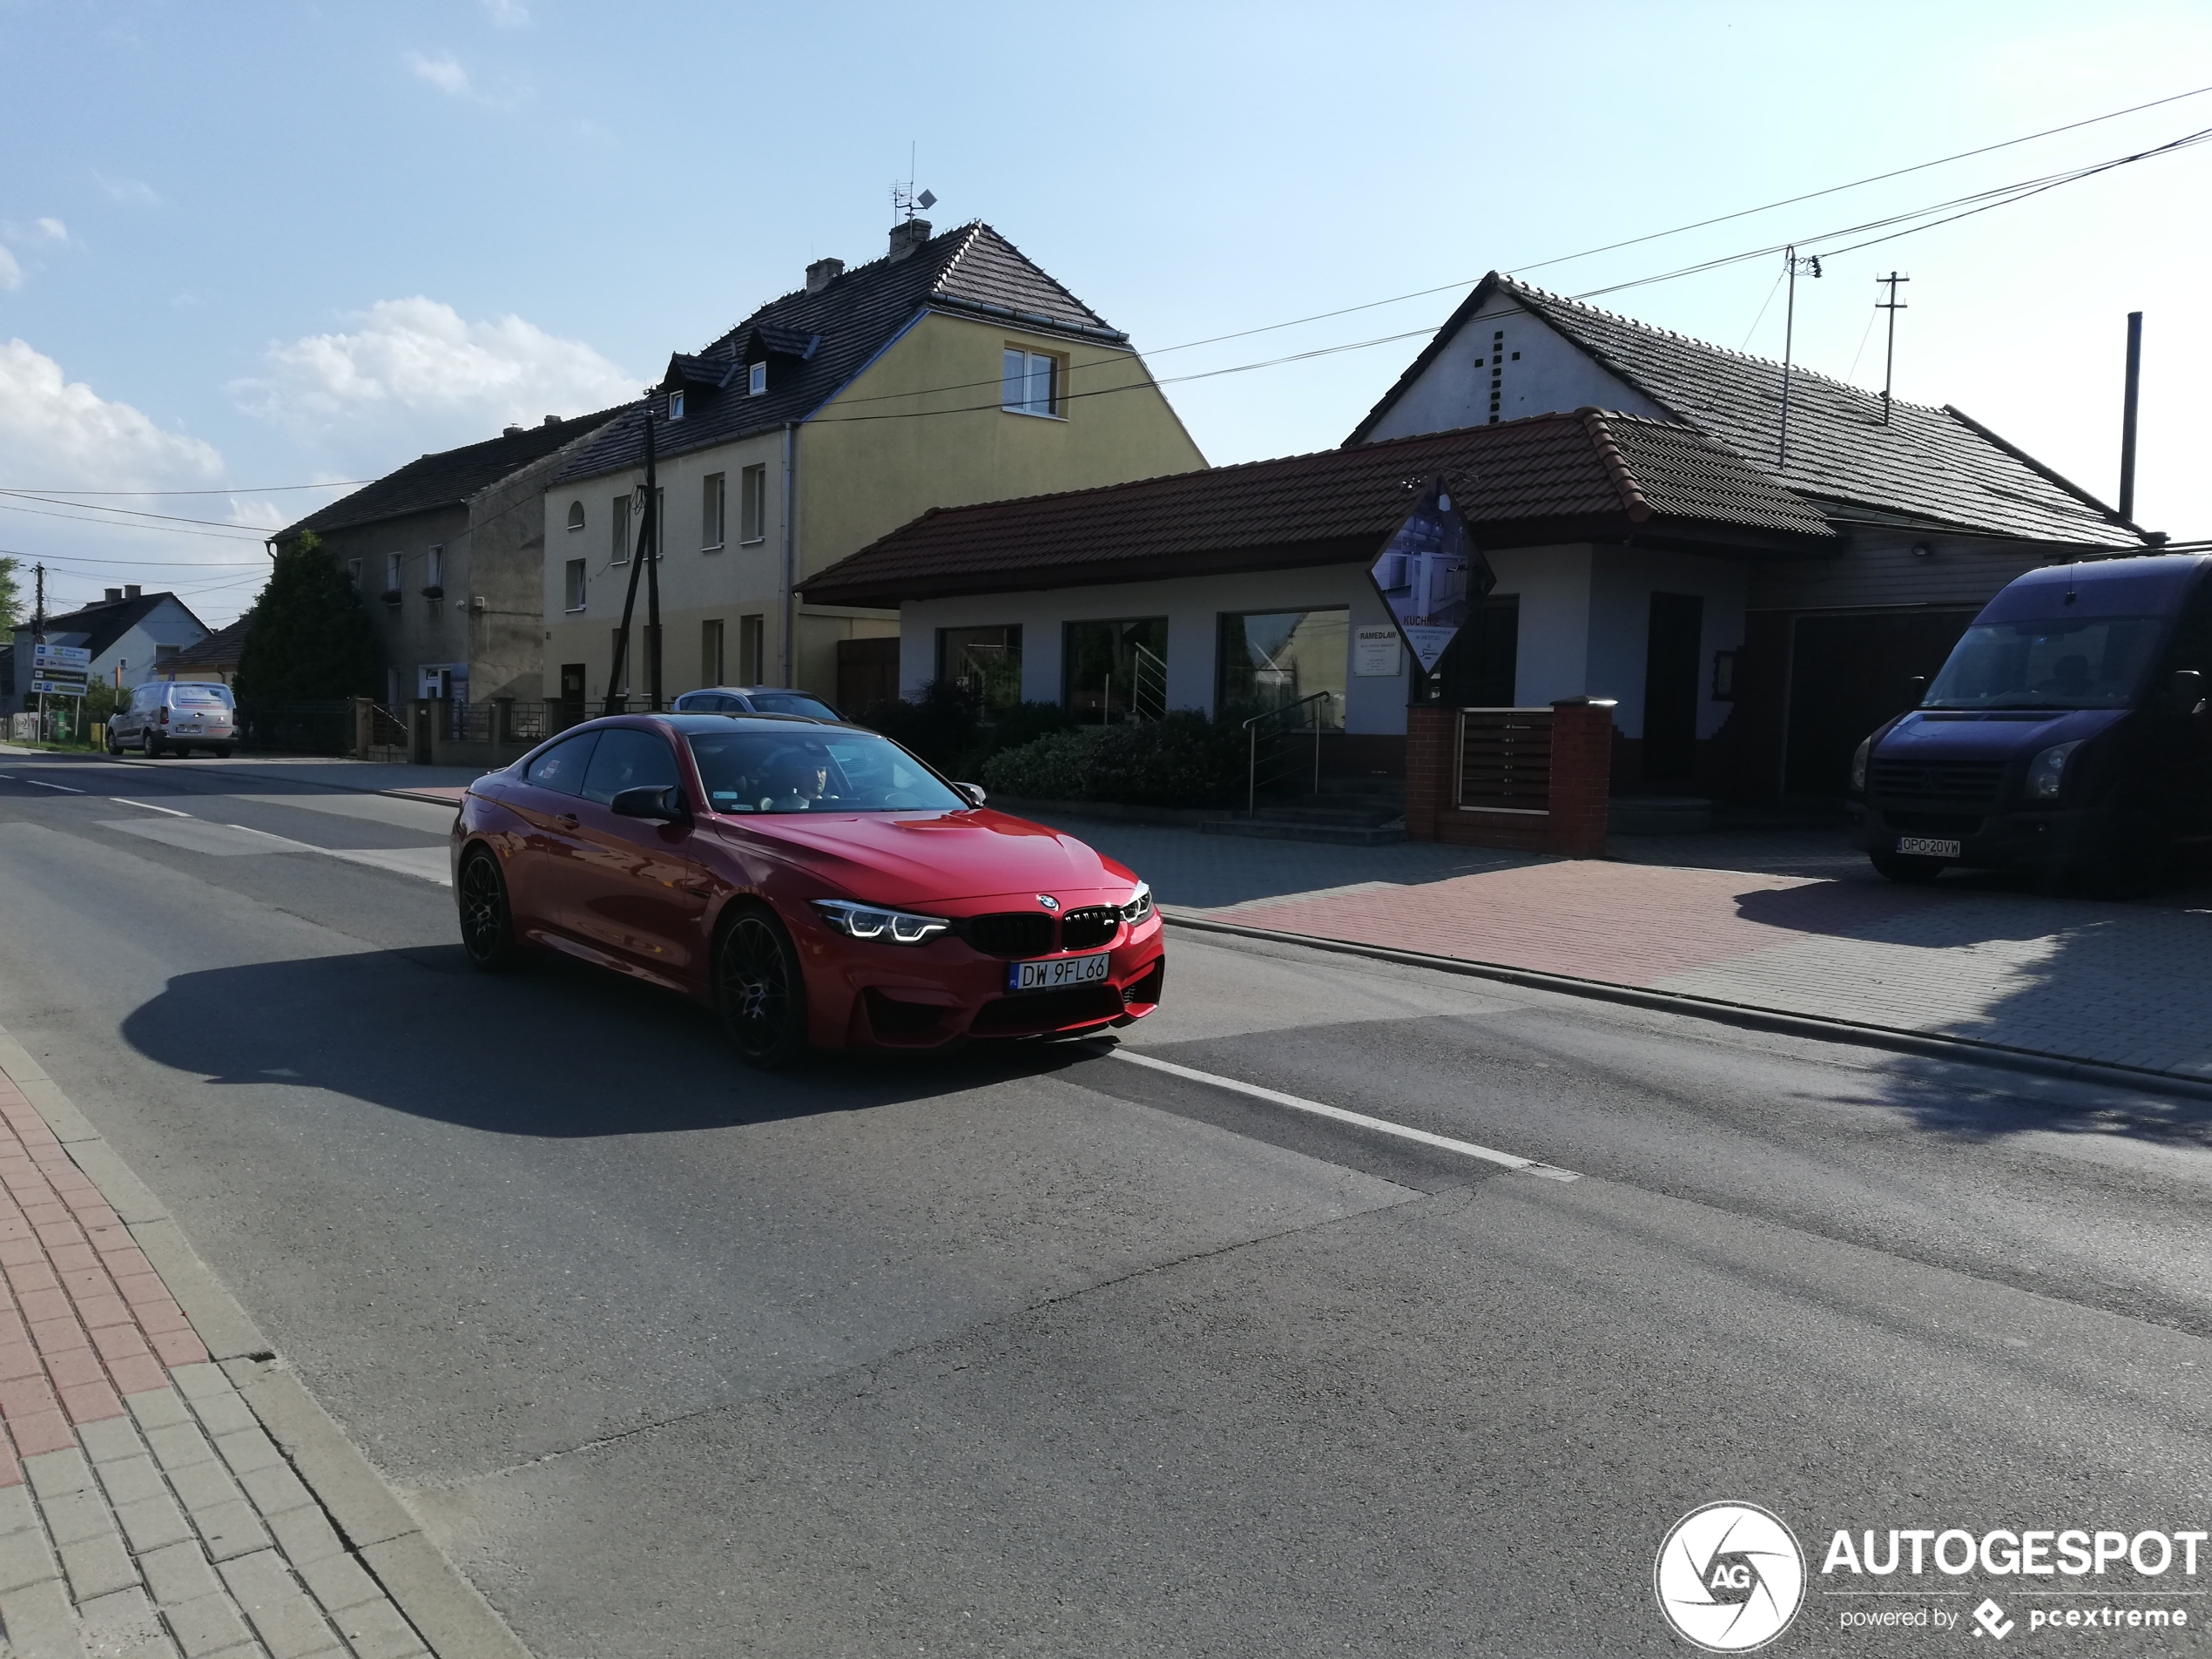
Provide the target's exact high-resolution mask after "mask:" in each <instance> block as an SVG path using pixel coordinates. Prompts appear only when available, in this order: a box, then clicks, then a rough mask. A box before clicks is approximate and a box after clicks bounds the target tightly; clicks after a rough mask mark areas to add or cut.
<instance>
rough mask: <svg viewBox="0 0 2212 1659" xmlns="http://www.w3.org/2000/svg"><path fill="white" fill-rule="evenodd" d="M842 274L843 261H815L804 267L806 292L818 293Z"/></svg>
mask: <svg viewBox="0 0 2212 1659" xmlns="http://www.w3.org/2000/svg"><path fill="white" fill-rule="evenodd" d="M844 274H845V261H844V260H815V261H814V262H813V264H812V265H810V266H807V267H806V292H807V293H820V292H821V291H822V290H823V289H824V288H826V287H829V285H830V284H831V283H833V282H834V281H836V280H838V278H840V277H841V276H843V275H844Z"/></svg>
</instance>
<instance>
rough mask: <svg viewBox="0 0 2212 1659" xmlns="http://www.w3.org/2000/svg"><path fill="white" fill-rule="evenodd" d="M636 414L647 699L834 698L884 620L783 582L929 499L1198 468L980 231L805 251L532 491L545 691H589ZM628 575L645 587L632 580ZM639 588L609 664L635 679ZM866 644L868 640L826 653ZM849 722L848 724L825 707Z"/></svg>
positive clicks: (626, 534) (1131, 364) (588, 706)
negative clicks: (618, 654) (866, 257)
mask: <svg viewBox="0 0 2212 1659" xmlns="http://www.w3.org/2000/svg"><path fill="white" fill-rule="evenodd" d="M648 404H649V405H650V409H651V415H652V438H653V445H654V454H655V460H656V471H657V477H658V487H659V489H660V501H661V509H660V529H661V535H660V547H661V557H660V562H659V564H658V570H656V571H654V572H651V573H650V574H654V575H657V576H658V580H659V587H660V610H661V631H662V640H663V644H662V650H661V686H662V691H663V692H664V695H665V696H669V697H673V696H675V695H677V694H678V693H680V692H682V691H687V690H691V689H694V688H696V687H699V686H704V685H754V684H775V685H797V686H800V687H803V688H804V689H806V690H807V691H813V692H814V693H815V694H816V695H818V696H821V697H826V698H832V699H833V700H834V699H835V698H838V697H839V695H840V684H839V670H840V658H842V659H843V661H844V662H845V664H846V668H847V675H846V696H847V698H848V699H850V700H858V698H857V694H856V691H855V688H856V687H859V686H862V685H866V684H867V681H866V680H865V678H861V677H860V676H858V675H856V674H855V673H854V672H853V671H854V670H855V669H863V670H864V669H865V667H866V665H867V659H870V658H873V657H877V656H881V657H884V658H885V659H886V660H885V664H884V670H885V672H884V681H883V683H884V685H885V687H886V689H889V688H890V687H891V686H892V685H895V680H894V678H893V675H894V673H895V664H896V657H897V648H896V646H895V645H892V644H888V642H889V641H892V640H895V638H896V637H897V635H898V632H899V618H898V612H897V611H896V610H873V609H861V608H856V607H851V606H838V605H825V604H808V603H806V601H805V599H803V598H802V597H799V595H798V594H797V592H796V590H797V589H798V588H799V586H800V585H801V584H803V583H805V582H806V578H807V577H810V576H812V575H813V574H814V573H816V572H817V571H819V570H824V569H826V568H827V567H828V566H829V565H831V564H833V563H836V562H837V561H838V560H839V559H841V558H843V557H844V556H846V554H848V553H852V552H854V551H856V550H859V549H860V548H863V547H865V546H867V544H868V543H871V542H873V541H874V540H876V539H877V538H878V537H879V536H884V535H886V534H887V533H888V532H889V531H891V530H893V529H896V528H897V527H898V526H900V524H903V523H907V521H908V520H909V519H912V518H914V517H915V516H917V515H919V514H921V513H923V512H926V511H927V510H928V509H931V508H933V507H952V506H961V505H965V504H967V503H969V502H980V501H992V500H998V499H1002V498H1004V497H1007V496H1030V495H1042V494H1045V493H1048V492H1050V491H1055V490H1062V489H1077V488H1081V487H1082V486H1085V485H1090V484H1109V483H1120V482H1126V481H1128V480H1130V479H1135V478H1147V477H1153V476H1157V475H1160V474H1163V473H1172V472H1187V471H1190V470H1191V469H1196V468H1203V467H1204V465H1205V464H1206V463H1205V458H1204V456H1203V455H1200V454H1199V453H1198V449H1197V445H1196V444H1194V443H1193V442H1191V441H1190V434H1189V433H1188V432H1186V431H1185V430H1184V427H1183V423H1182V421H1180V420H1178V419H1177V416H1176V413H1175V411H1174V409H1173V408H1170V406H1169V403H1168V401H1167V399H1166V398H1165V396H1163V395H1162V394H1161V392H1160V390H1159V388H1158V387H1157V386H1156V385H1155V384H1154V383H1153V381H1152V379H1151V376H1150V373H1149V372H1148V371H1147V370H1146V368H1145V367H1144V363H1143V359H1141V358H1140V357H1139V356H1138V355H1137V354H1136V350H1135V349H1134V348H1133V347H1131V346H1130V343H1129V336H1128V335H1126V334H1122V333H1119V332H1118V331H1116V330H1115V329H1113V328H1111V327H1108V326H1107V324H1106V323H1105V321H1104V320H1103V319H1102V318H1100V317H1099V316H1098V315H1097V314H1096V313H1095V312H1093V311H1092V310H1091V309H1090V308H1089V307H1087V306H1085V305H1084V304H1083V303H1082V301H1081V300H1077V299H1076V297H1075V296H1074V295H1073V294H1071V293H1069V292H1068V290H1067V289H1065V288H1063V287H1061V286H1060V284H1059V283H1057V282H1055V281H1054V280H1052V278H1051V277H1049V276H1048V275H1047V274H1046V273H1044V272H1043V271H1042V270H1041V269H1039V268H1038V267H1037V266H1035V265H1034V264H1032V263H1031V262H1030V261H1029V260H1028V259H1026V258H1025V257H1023V255H1022V253H1021V252H1020V250H1018V249H1017V248H1015V246H1014V245H1013V244H1012V243H1010V242H1008V240H1007V239H1005V238H1004V237H1002V236H1001V235H1000V234H999V233H997V232H996V231H995V230H993V229H992V228H991V227H990V226H988V225H985V224H982V223H981V222H978V223H974V224H970V225H966V226H961V228H959V229H957V230H954V231H949V232H948V233H945V234H944V235H941V236H932V235H931V234H930V227H929V226H928V224H927V222H926V221H924V220H921V219H914V220H909V221H908V222H907V223H904V224H901V225H899V226H895V227H894V229H893V231H892V233H891V246H890V250H889V252H888V253H886V254H885V256H884V257H883V258H882V259H880V260H875V261H873V263H871V264H868V265H864V266H860V268H859V269H857V270H853V271H847V270H846V269H845V267H844V265H843V263H842V261H840V260H817V261H816V262H815V263H814V264H813V265H811V266H808V267H807V268H806V287H804V288H803V289H801V290H799V291H797V292H795V293H789V294H786V295H785V296H784V297H783V298H782V299H780V300H773V301H772V302H771V303H769V304H768V305H765V306H763V307H761V308H760V309H759V311H757V312H755V313H754V314H752V316H750V317H748V318H746V319H745V321H744V322H742V323H740V324H738V327H735V328H733V329H732V330H731V331H730V332H729V333H728V334H725V335H723V336H722V337H721V338H720V339H718V340H717V341H714V342H713V343H712V344H711V345H710V346H708V347H706V348H705V350H703V351H701V352H699V353H698V354H697V355H695V356H694V355H678V356H677V357H675V358H672V359H671V361H670V363H669V368H668V374H667V375H666V377H665V378H664V380H663V381H662V383H661V384H660V385H659V386H658V388H655V390H654V391H653V393H652V394H651V396H650V399H649V400H648V402H647V403H640V404H637V405H636V406H633V407H632V408H630V409H629V410H627V411H625V412H624V414H623V415H620V416H618V417H617V419H616V420H615V421H612V422H610V424H609V425H608V426H607V428H605V429H604V431H602V432H601V433H600V434H599V435H597V437H596V438H595V439H594V440H592V442H590V443H589V444H587V445H585V446H584V447H583V448H582V449H581V450H580V451H578V453H577V455H576V456H575V457H574V459H572V460H571V461H570V462H568V464H567V465H566V466H565V467H563V469H561V470H560V471H559V472H558V473H556V475H555V477H554V480H553V482H552V483H551V485H550V487H549V488H548V489H547V491H546V496H545V626H546V633H545V664H546V680H547V686H546V689H547V692H548V698H549V701H551V700H557V701H559V702H561V703H563V704H565V705H568V709H569V711H570V717H571V718H575V717H576V716H577V715H578V714H580V713H582V712H583V711H591V712H597V711H598V709H599V708H601V707H602V706H604V699H605V698H606V696H607V694H608V691H609V689H610V688H609V686H608V684H607V678H608V674H609V672H610V669H611V667H612V664H613V659H614V654H615V653H614V644H615V637H616V635H617V632H618V631H619V630H620V626H621V623H622V613H623V603H624V595H625V590H627V588H628V587H629V583H630V577H631V571H632V563H631V561H632V558H633V556H634V555H635V552H636V549H637V534H638V529H639V525H640V515H639V509H641V508H642V505H643V496H642V493H641V492H642V490H643V489H644V436H645V421H646V415H647V409H648ZM639 574H640V575H641V577H642V576H644V575H646V574H648V573H646V572H643V571H641V572H640V573H639ZM645 599H646V594H645V584H644V581H642V580H641V581H640V583H639V584H638V591H637V610H636V615H635V619H634V622H633V624H632V633H631V641H630V648H629V651H628V652H627V654H626V671H625V672H624V676H623V678H624V680H625V681H627V685H626V686H625V687H617V688H615V689H617V690H626V691H628V692H629V693H630V695H631V706H632V707H637V706H640V705H642V703H643V700H644V696H645V694H646V692H647V691H648V688H649V669H648V657H647V651H648V649H649V645H648V640H647V637H646V629H645V621H646V608H645ZM869 639H880V640H883V641H885V642H887V643H886V644H885V645H884V646H883V647H881V648H871V647H866V646H854V645H847V646H846V649H845V650H844V651H842V652H840V644H841V643H843V642H846V641H862V640H869ZM849 712H857V710H853V711H849Z"/></svg>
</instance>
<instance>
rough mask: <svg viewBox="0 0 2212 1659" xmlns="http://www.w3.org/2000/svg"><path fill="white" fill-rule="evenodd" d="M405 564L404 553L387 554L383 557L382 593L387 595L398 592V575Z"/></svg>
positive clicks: (405, 557) (405, 556)
mask: <svg viewBox="0 0 2212 1659" xmlns="http://www.w3.org/2000/svg"><path fill="white" fill-rule="evenodd" d="M406 563H407V555H406V554H404V553H387V554H386V555H385V556H384V591H385V592H386V593H387V594H395V593H397V592H398V591H399V590H400V573H401V570H402V568H403V567H404V566H405V564H406Z"/></svg>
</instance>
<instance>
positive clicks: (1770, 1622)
mask: <svg viewBox="0 0 2212 1659" xmlns="http://www.w3.org/2000/svg"><path fill="white" fill-rule="evenodd" d="M1651 1581H1652V1591H1653V1594H1654V1595H1656V1596H1657V1597H1658V1599H1659V1611H1660V1612H1661V1613H1662V1614H1663V1615H1665V1617H1666V1620H1667V1622H1668V1623H1669V1625H1671V1626H1673V1627H1674V1630H1675V1634H1676V1635H1679V1636H1681V1637H1682V1638H1683V1640H1684V1641H1686V1642H1693V1643H1695V1644H1696V1646H1698V1647H1700V1648H1703V1649H1705V1651H1706V1652H1708V1653H1749V1652H1750V1650H1751V1649H1754V1648H1764V1646H1766V1644H1767V1643H1768V1642H1771V1641H1773V1640H1774V1639H1775V1638H1776V1637H1777V1636H1778V1635H1781V1634H1782V1633H1783V1632H1784V1630H1787V1629H1789V1628H1790V1622H1791V1620H1792V1619H1794V1618H1796V1617H1797V1608H1799V1607H1800V1606H1802V1605H1803V1604H1804V1598H1805V1558H1804V1551H1803V1550H1801V1549H1799V1548H1797V1539H1796V1537H1795V1536H1794V1535H1793V1534H1791V1531H1790V1529H1789V1527H1785V1526H1784V1525H1783V1523H1782V1520H1781V1518H1780V1517H1779V1516H1777V1515H1775V1514H1770V1512H1769V1511H1767V1510H1764V1509H1762V1508H1760V1507H1758V1506H1757V1504H1750V1503H1709V1504H1707V1505H1706V1506H1705V1507H1703V1508H1702V1509H1693V1510H1691V1511H1690V1512H1689V1514H1686V1515H1684V1516H1683V1518H1682V1519H1681V1520H1680V1521H1676V1523H1675V1525H1674V1529H1673V1530H1672V1531H1670V1532H1669V1533H1668V1534H1667V1537H1666V1541H1665V1542H1663V1543H1662V1544H1661V1545H1660V1546H1659V1559H1658V1561H1656V1563H1655V1564H1654V1566H1653V1568H1652V1574H1651Z"/></svg>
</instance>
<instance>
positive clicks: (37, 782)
mask: <svg viewBox="0 0 2212 1659" xmlns="http://www.w3.org/2000/svg"><path fill="white" fill-rule="evenodd" d="M24 782H25V783H27V784H29V785H30V786H31V787H32V788H33V789H58V790H60V791H61V792H62V793H63V794H64V795H81V794H83V793H84V791H83V790H81V789H71V787H70V786H68V785H67V784H50V783H47V782H45V781H44V779H37V778H26V779H24Z"/></svg>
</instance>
